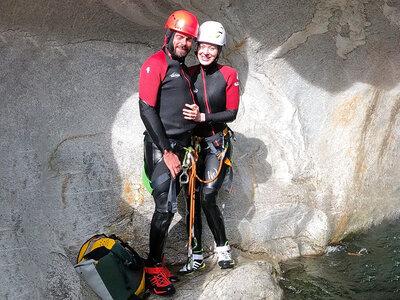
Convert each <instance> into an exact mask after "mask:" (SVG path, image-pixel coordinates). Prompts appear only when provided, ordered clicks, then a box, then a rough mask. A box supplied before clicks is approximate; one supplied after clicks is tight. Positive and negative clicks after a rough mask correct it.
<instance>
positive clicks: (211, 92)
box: [189, 63, 239, 250]
mask: <svg viewBox="0 0 400 300" xmlns="http://www.w3.org/2000/svg"><path fill="white" fill-rule="evenodd" d="M189 74H190V76H191V77H192V81H193V86H194V92H195V95H196V98H197V102H198V105H199V107H200V111H201V112H202V113H204V114H205V120H206V121H205V122H203V123H199V124H198V125H197V127H196V128H195V131H194V135H195V136H199V137H202V138H203V139H202V141H201V149H202V150H201V151H200V153H199V161H198V167H197V170H198V175H200V178H202V179H204V180H211V179H212V178H214V177H215V175H216V174H217V170H218V167H219V164H220V159H219V158H218V157H217V155H218V153H219V152H222V151H223V149H224V148H225V147H226V154H225V158H230V157H231V153H232V145H231V143H230V139H229V134H228V135H225V136H224V135H223V132H224V131H225V132H226V131H227V130H226V129H227V125H226V123H227V122H232V121H233V120H235V118H236V115H237V111H238V106H239V80H238V77H237V73H236V71H235V69H233V68H231V67H228V66H222V65H219V64H217V63H213V64H211V65H210V66H207V67H202V66H200V65H196V66H193V67H191V68H189ZM207 139H211V140H214V142H213V146H211V147H210V142H208V143H207V141H206V140H207ZM227 169H228V165H227V164H225V163H223V165H222V168H221V171H220V173H219V175H218V177H217V179H216V180H214V181H212V182H211V183H207V184H201V187H200V203H201V207H202V208H203V211H204V214H205V216H206V218H207V223H208V226H209V227H210V230H211V232H212V234H213V236H214V239H215V242H216V244H217V246H224V244H225V243H226V241H227V238H226V233H225V226H224V219H223V216H222V214H221V211H220V209H219V207H218V205H217V204H216V200H217V196H218V191H219V189H220V188H221V186H222V183H223V181H224V178H225V175H226V173H227ZM196 199H198V197H196ZM196 203H197V204H198V203H199V202H198V201H197V202H196ZM195 216H196V218H195V236H196V239H197V246H196V247H195V249H194V250H200V249H201V213H200V212H199V206H197V207H196V214H195Z"/></svg>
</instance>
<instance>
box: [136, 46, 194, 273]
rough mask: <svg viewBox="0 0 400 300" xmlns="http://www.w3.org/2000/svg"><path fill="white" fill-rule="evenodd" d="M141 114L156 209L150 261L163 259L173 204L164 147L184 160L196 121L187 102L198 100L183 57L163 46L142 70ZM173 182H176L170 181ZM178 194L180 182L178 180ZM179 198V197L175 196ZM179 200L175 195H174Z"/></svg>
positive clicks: (146, 165)
mask: <svg viewBox="0 0 400 300" xmlns="http://www.w3.org/2000/svg"><path fill="white" fill-rule="evenodd" d="M139 98H140V99H139V108H140V116H141V118H142V121H143V123H144V125H145V127H146V132H145V142H144V159H145V171H146V173H147V175H148V177H149V178H150V179H151V182H152V184H155V185H156V186H153V189H154V190H153V193H152V195H153V198H154V201H155V211H154V214H153V218H152V221H151V229H150V253H149V259H148V261H149V264H153V265H154V264H157V263H160V262H161V260H162V252H163V249H164V244H165V241H166V237H167V233H168V228H169V226H170V223H171V220H172V217H173V215H174V212H175V210H174V208H173V207H171V203H168V192H169V191H170V184H171V182H174V181H171V175H170V172H169V170H168V168H167V166H166V165H165V163H164V160H163V159H162V154H163V151H164V150H173V151H174V153H175V154H176V155H178V157H179V159H180V160H181V161H182V159H183V156H184V152H185V151H184V149H183V147H186V146H188V145H190V141H191V130H193V129H194V127H195V126H196V123H195V122H193V121H188V120H185V119H184V118H183V114H182V109H183V108H184V107H185V104H193V103H195V100H194V96H193V92H192V90H191V83H190V77H189V76H188V75H187V67H186V66H185V65H184V63H183V61H179V60H176V59H174V58H173V57H172V56H171V54H170V52H169V51H168V50H167V49H166V48H163V50H160V51H159V52H157V53H155V54H154V55H153V56H151V57H150V58H148V59H147V60H146V62H145V63H144V64H143V66H142V68H141V70H140V79H139ZM171 186H173V185H171ZM175 186H176V191H175V192H176V194H178V193H179V189H180V185H179V184H176V185H175ZM175 198H176V197H175ZM175 200H176V199H175Z"/></svg>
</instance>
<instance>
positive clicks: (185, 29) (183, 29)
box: [165, 10, 199, 38]
mask: <svg viewBox="0 0 400 300" xmlns="http://www.w3.org/2000/svg"><path fill="white" fill-rule="evenodd" d="M165 28H169V29H171V30H174V31H177V32H180V33H183V34H187V35H191V36H193V37H195V38H197V36H198V35H199V22H197V19H196V17H195V16H194V15H193V14H192V13H190V12H188V11H186V10H178V11H176V12H173V13H172V14H171V15H170V16H169V18H168V20H167V23H166V24H165Z"/></svg>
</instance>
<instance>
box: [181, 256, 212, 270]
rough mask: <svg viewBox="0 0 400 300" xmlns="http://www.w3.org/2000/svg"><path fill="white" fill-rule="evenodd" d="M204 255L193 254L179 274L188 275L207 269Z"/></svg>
mask: <svg viewBox="0 0 400 300" xmlns="http://www.w3.org/2000/svg"><path fill="white" fill-rule="evenodd" d="M205 266H206V264H205V263H204V257H203V253H200V254H193V255H192V257H191V258H190V259H189V260H188V262H187V263H186V264H185V265H184V266H183V267H182V269H180V270H179V274H182V275H186V274H190V273H193V272H194V271H198V270H201V269H203V268H205Z"/></svg>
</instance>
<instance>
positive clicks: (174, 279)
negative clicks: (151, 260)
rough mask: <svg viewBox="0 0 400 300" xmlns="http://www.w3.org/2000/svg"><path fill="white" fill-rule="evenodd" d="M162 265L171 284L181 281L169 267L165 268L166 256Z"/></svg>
mask: <svg viewBox="0 0 400 300" xmlns="http://www.w3.org/2000/svg"><path fill="white" fill-rule="evenodd" d="M161 265H162V267H163V273H164V275H165V277H167V278H168V279H169V281H171V282H178V281H179V278H178V276H175V275H174V274H172V273H171V271H170V270H168V269H167V267H166V266H165V256H163V258H162V263H161Z"/></svg>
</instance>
